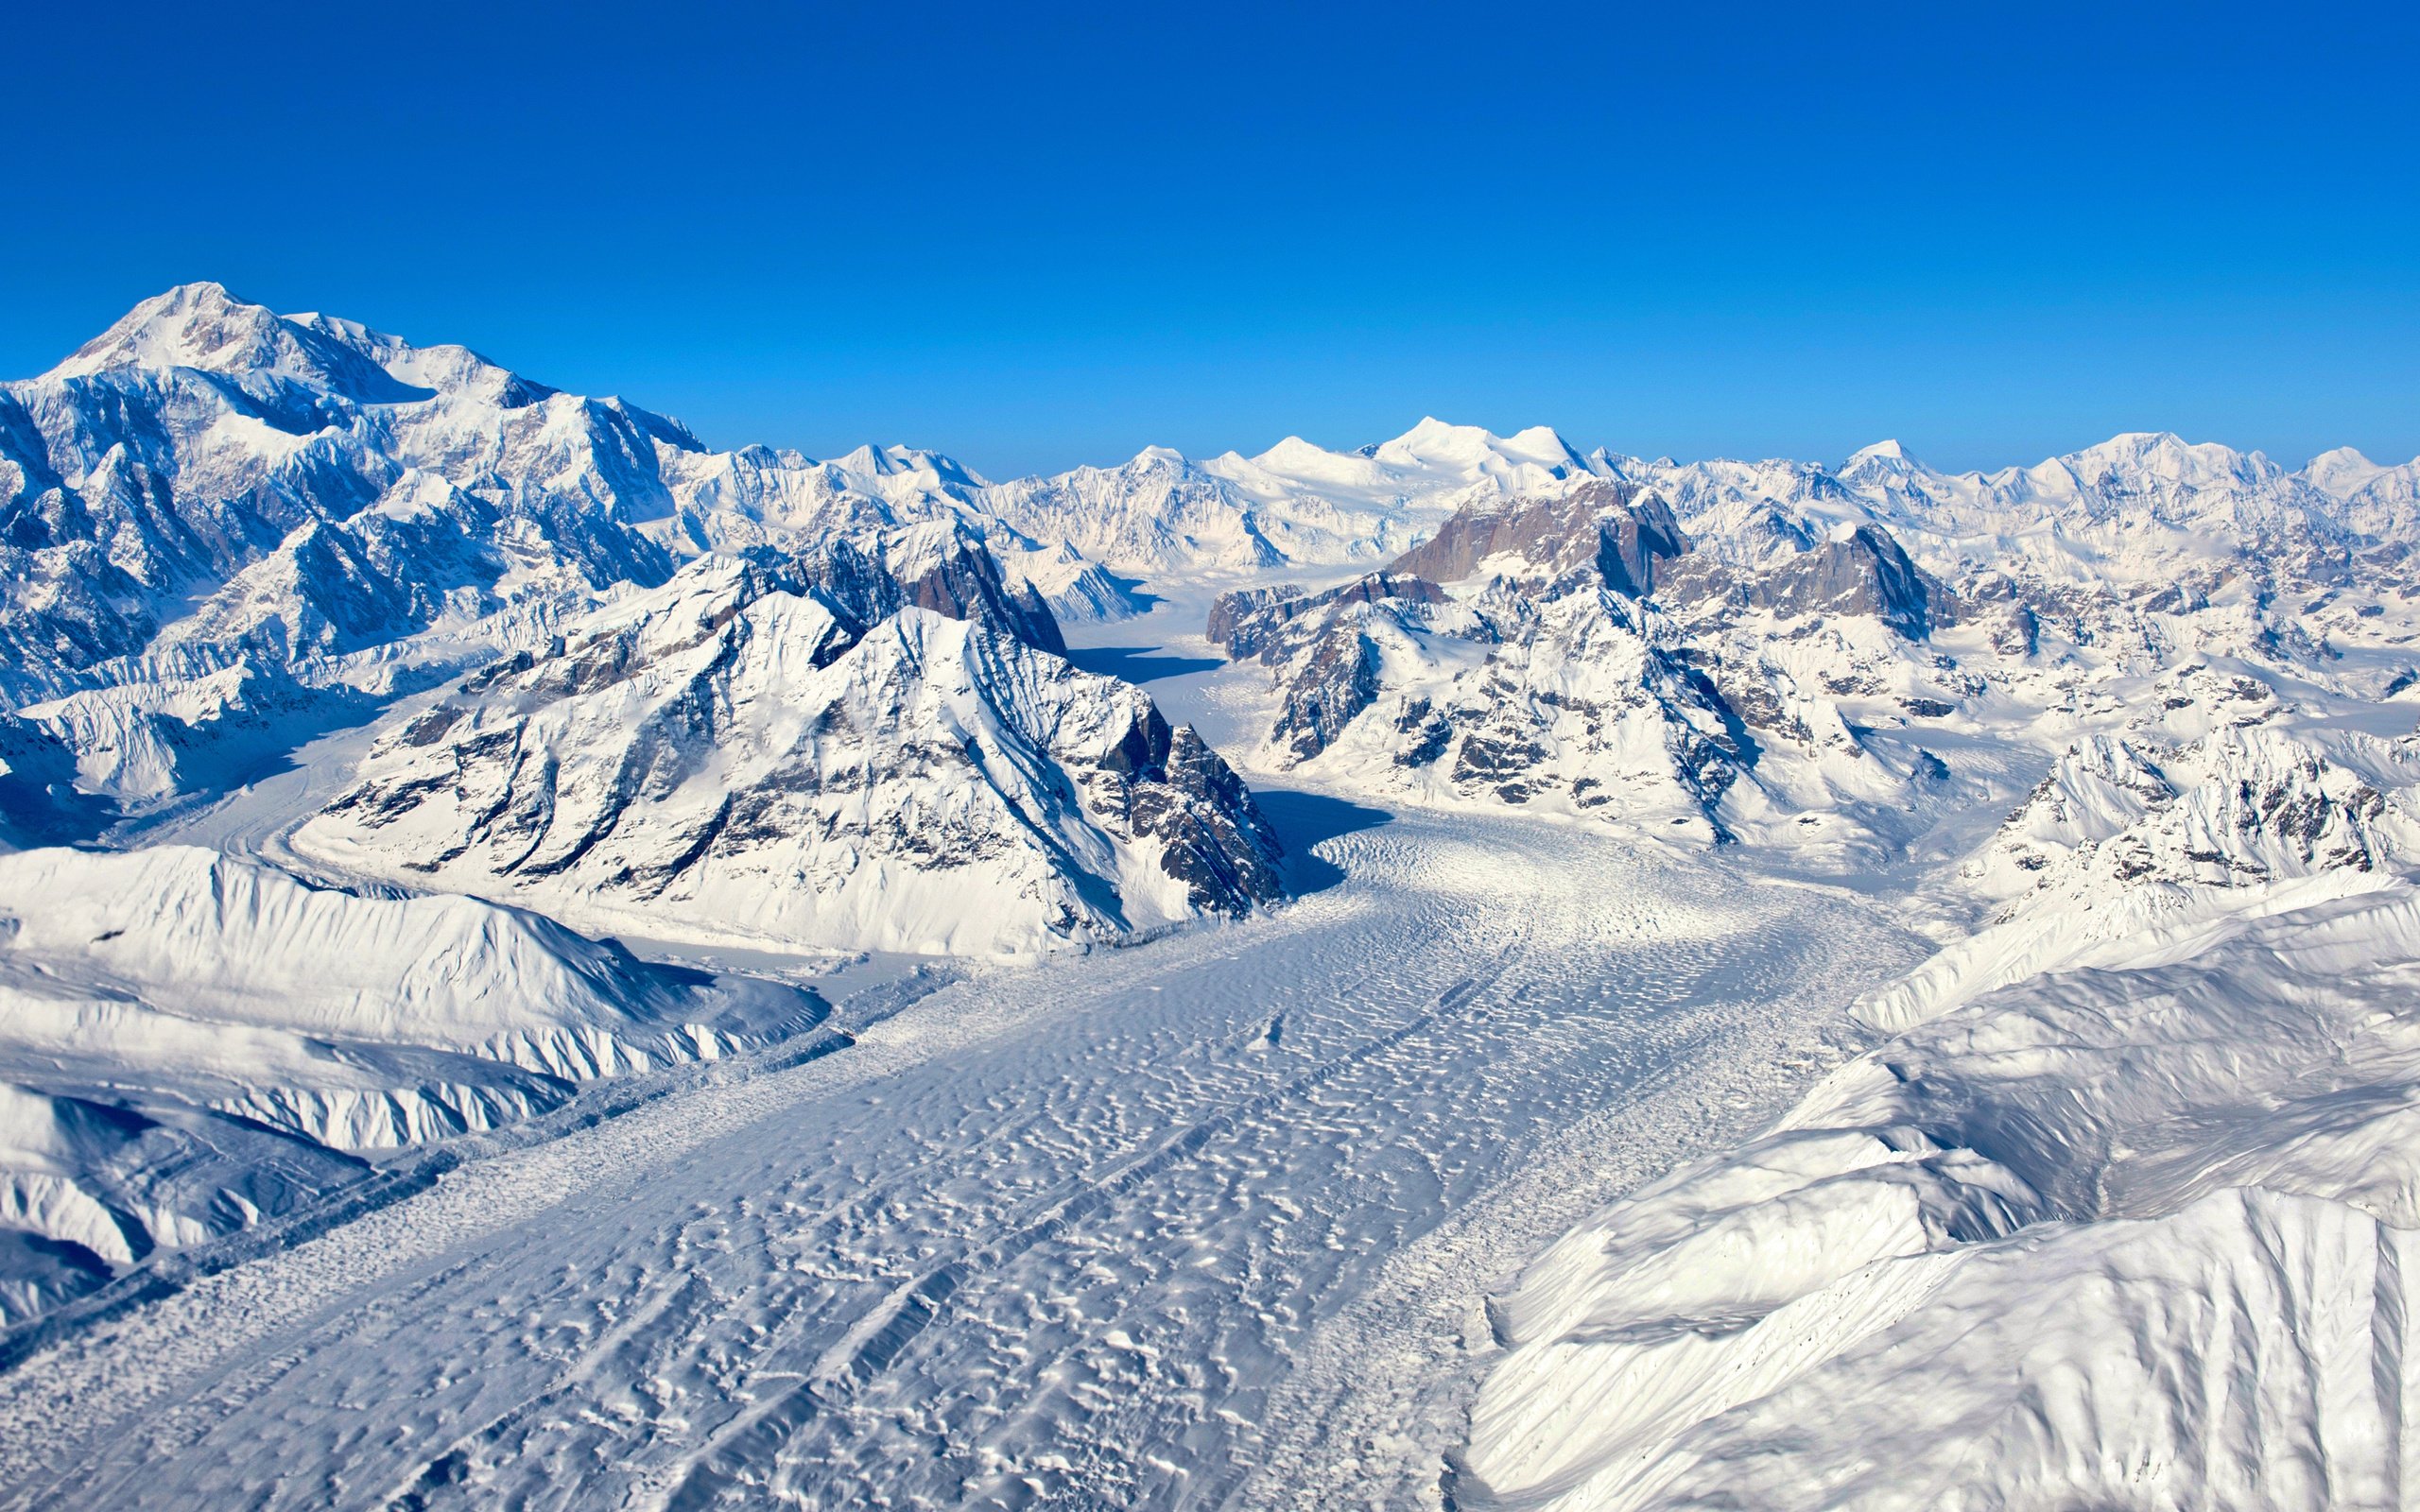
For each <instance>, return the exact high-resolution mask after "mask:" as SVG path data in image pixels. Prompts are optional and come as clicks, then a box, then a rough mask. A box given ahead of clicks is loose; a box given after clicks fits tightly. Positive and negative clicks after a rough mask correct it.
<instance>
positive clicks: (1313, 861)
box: [1252, 787, 1395, 898]
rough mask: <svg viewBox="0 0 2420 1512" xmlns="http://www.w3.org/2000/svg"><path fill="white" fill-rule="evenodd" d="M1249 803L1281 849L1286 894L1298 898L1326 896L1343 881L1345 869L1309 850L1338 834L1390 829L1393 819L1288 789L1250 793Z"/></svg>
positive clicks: (1380, 811) (1383, 813)
mask: <svg viewBox="0 0 2420 1512" xmlns="http://www.w3.org/2000/svg"><path fill="white" fill-rule="evenodd" d="M1252 798H1253V802H1255V803H1257V804H1259V805H1260V812H1261V813H1263V814H1265V815H1267V816H1269V822H1270V824H1271V826H1272V827H1273V828H1274V829H1275V830H1276V831H1277V838H1278V839H1279V840H1280V841H1282V842H1283V843H1284V844H1285V847H1286V890H1287V891H1288V892H1289V893H1292V894H1293V895H1295V896H1296V897H1298V898H1299V897H1301V896H1303V895H1304V894H1305V893H1314V892H1325V891H1326V890H1327V889H1328V888H1330V887H1333V886H1335V885H1337V884H1338V883H1340V882H1342V881H1343V880H1344V868H1342V867H1340V866H1338V865H1337V864H1336V863H1334V862H1333V861H1324V860H1322V859H1321V858H1320V857H1318V856H1315V855H1313V854H1311V847H1313V846H1315V845H1317V844H1319V843H1320V842H1321V841H1322V840H1333V839H1335V838H1336V837H1337V836H1338V835H1340V834H1352V833H1355V832H1357V831H1360V830H1374V829H1376V828H1377V827H1378V826H1379V825H1381V824H1392V823H1393V822H1394V817H1395V816H1393V815H1392V814H1390V813H1388V812H1387V811H1386V810H1385V809H1374V808H1369V807H1366V806H1365V805H1362V804H1359V803H1355V802H1352V801H1350V800H1348V799H1340V798H1330V797H1328V796H1327V795H1326V794H1324V793H1305V792H1300V791H1297V790H1296V789H1293V788H1290V787H1261V788H1254V789H1253V795H1252Z"/></svg>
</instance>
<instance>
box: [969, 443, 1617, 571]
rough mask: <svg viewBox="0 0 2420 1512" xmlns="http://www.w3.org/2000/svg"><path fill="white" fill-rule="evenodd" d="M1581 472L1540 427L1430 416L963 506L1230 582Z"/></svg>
mask: <svg viewBox="0 0 2420 1512" xmlns="http://www.w3.org/2000/svg"><path fill="white" fill-rule="evenodd" d="M1587 471H1588V464H1587V463H1586V462H1585V461H1583V460H1582V458H1581V456H1580V455H1579V454H1578V453H1576V452H1574V451H1573V450H1572V449H1571V447H1570V446H1569V445H1568V444H1566V443H1565V442H1564V439H1563V438H1561V437H1560V436H1557V435H1556V434H1555V433H1554V432H1553V431H1551V430H1549V429H1547V427H1545V426H1538V427H1536V428H1534V429H1531V430H1526V431H1523V432H1521V433H1520V434H1519V435H1517V436H1513V437H1510V438H1504V437H1497V436H1493V435H1490V434H1489V433H1488V432H1486V431H1484V430H1481V429H1479V428H1478V427H1477V426H1475V425H1448V424H1446V423H1445V422H1443V421H1439V420H1435V419H1429V420H1424V421H1421V422H1420V423H1419V424H1417V425H1415V426H1413V427H1412V428H1411V429H1410V430H1409V431H1407V432H1405V433H1404V434H1403V435H1401V436H1398V437H1396V438H1394V439H1393V440H1391V441H1385V442H1381V443H1378V444H1375V445H1372V446H1365V447H1362V448H1360V449H1358V450H1357V451H1352V452H1330V451H1327V450H1324V449H1323V448H1321V447H1318V446H1314V445H1313V444H1311V443H1310V442H1308V441H1305V440H1304V439H1303V438H1300V437H1290V436H1289V437H1288V438H1286V439H1285V440H1282V441H1280V442H1278V443H1277V444H1276V445H1275V446H1273V447H1271V448H1270V449H1269V450H1268V451H1266V452H1263V453H1262V454H1260V455H1258V456H1252V457H1247V456H1243V455H1238V454H1236V453H1234V452H1224V453H1221V454H1220V455H1217V456H1214V457H1210V458H1207V459H1206V460H1201V461H1195V460H1193V459H1190V458H1188V457H1186V456H1184V455H1183V454H1181V453H1179V452H1175V451H1172V450H1170V449H1168V448H1167V447H1159V446H1155V447H1150V448H1146V449H1145V450H1144V451H1143V452H1142V453H1140V454H1139V455H1136V456H1135V457H1134V458H1133V460H1132V461H1130V462H1127V463H1125V464H1124V465H1123V466H1120V467H1115V468H1092V467H1085V468H1078V469H1075V470H1074V471H1072V472H1063V473H1059V474H1057V475H1055V476H1052V477H1043V478H1022V479H1017V480H1015V481H1012V482H1008V483H1001V484H995V485H993V486H991V487H988V488H985V489H983V490H979V491H978V492H977V493H976V494H975V495H974V496H973V500H972V502H973V503H974V505H975V506H976V507H977V508H979V509H982V510H984V511H985V512H987V513H989V514H993V515H995V516H997V517H998V518H1000V519H1002V520H1004V521H1006V522H1007V523H1008V524H1010V525H1011V526H1012V527H1013V528H1015V529H1016V530H1017V531H1018V532H1020V533H1022V534H1024V535H1027V536H1030V537H1033V538H1035V539H1037V540H1046V541H1047V540H1058V541H1068V542H1071V543H1072V544H1074V545H1075V546H1076V547H1077V548H1078V549H1079V550H1080V551H1081V552H1082V553H1083V554H1084V555H1085V556H1086V557H1089V558H1094V559H1096V560H1098V561H1102V562H1106V563H1108V564H1109V565H1110V566H1112V567H1114V568H1116V569H1117V570H1119V571H1121V572H1131V573H1135V574H1138V575H1142V576H1187V575H1194V574H1200V573H1203V572H1208V573H1212V574H1216V575H1227V576H1233V575H1236V574H1248V573H1252V572H1254V571H1257V570H1261V569H1267V568H1273V567H1281V566H1286V565H1289V564H1291V565H1297V566H1310V567H1319V566H1334V565H1339V564H1342V563H1350V562H1357V561H1372V560H1377V559H1382V558H1387V557H1390V556H1392V555H1394V554H1395V553H1397V552H1400V551H1402V550H1404V549H1406V548H1407V547H1409V546H1411V545H1413V544H1414V543H1416V542H1417V541H1419V540H1420V539H1421V538H1422V537H1424V536H1425V535H1426V533H1427V532H1428V531H1429V530H1431V529H1433V528H1435V526H1436V524H1437V523H1438V522H1439V521H1441V520H1443V519H1444V518H1445V517H1446V516H1447V515H1449V514H1451V513H1452V512H1453V511H1454V509H1455V508H1456V507H1458V506H1459V505H1461V503H1462V502H1464V501H1465V500H1468V499H1471V498H1475V497H1481V496H1495V495H1500V494H1511V493H1519V492H1525V491H1529V490H1537V489H1543V488H1547V487H1551V486H1552V485H1554V484H1556V483H1558V482H1560V481H1562V480H1564V479H1567V478H1573V477H1578V476H1582V475H1583V474H1585V473H1586V472H1587Z"/></svg>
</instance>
